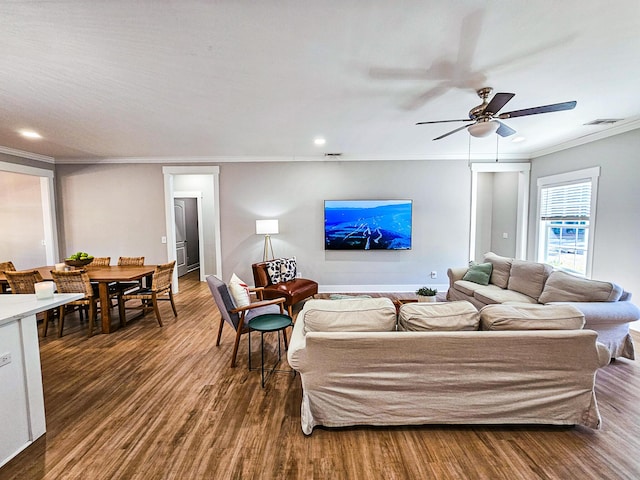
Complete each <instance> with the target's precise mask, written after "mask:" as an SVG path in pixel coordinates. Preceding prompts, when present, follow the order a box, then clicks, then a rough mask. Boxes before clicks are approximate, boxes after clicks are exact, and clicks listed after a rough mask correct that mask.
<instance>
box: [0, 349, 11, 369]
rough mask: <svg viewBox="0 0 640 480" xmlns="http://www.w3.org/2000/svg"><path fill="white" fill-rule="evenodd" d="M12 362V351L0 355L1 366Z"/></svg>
mask: <svg viewBox="0 0 640 480" xmlns="http://www.w3.org/2000/svg"><path fill="white" fill-rule="evenodd" d="M10 363H11V352H7V353H3V354H2V355H0V367H2V366H4V365H8V364H10Z"/></svg>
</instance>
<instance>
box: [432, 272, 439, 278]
mask: <svg viewBox="0 0 640 480" xmlns="http://www.w3.org/2000/svg"><path fill="white" fill-rule="evenodd" d="M431 278H438V272H436V271H435V270H434V271H433V272H431Z"/></svg>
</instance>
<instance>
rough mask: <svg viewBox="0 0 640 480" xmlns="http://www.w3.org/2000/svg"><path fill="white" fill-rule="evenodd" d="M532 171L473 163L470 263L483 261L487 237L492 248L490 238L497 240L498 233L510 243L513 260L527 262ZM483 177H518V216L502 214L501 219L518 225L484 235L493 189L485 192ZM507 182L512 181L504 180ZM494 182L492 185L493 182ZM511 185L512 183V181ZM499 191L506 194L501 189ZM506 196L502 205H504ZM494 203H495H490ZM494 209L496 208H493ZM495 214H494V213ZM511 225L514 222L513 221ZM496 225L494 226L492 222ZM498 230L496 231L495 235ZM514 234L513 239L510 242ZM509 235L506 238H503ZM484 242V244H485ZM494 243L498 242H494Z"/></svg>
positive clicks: (519, 165) (518, 166)
mask: <svg viewBox="0 0 640 480" xmlns="http://www.w3.org/2000/svg"><path fill="white" fill-rule="evenodd" d="M530 170H531V164H530V163H472V164H471V225H470V228H469V232H470V234H469V260H476V258H479V259H480V258H481V257H480V254H482V253H486V250H485V251H483V249H486V244H487V237H486V236H487V235H488V236H489V239H488V242H489V244H491V242H492V240H491V238H490V237H491V236H495V233H496V232H497V233H498V234H499V235H500V238H501V239H503V240H510V243H511V246H510V247H509V248H510V251H513V253H514V255H513V257H514V258H517V259H521V260H525V259H526V254H527V221H528V220H527V219H528V208H529V175H530ZM484 173H496V174H497V173H514V174H517V178H515V182H516V183H517V185H515V187H514V193H513V197H515V212H514V213H513V215H512V214H508V215H505V214H501V215H500V217H503V218H504V217H505V216H506V217H511V218H515V225H510V226H507V225H504V224H503V225H498V226H496V228H495V229H494V228H491V229H490V230H489V231H488V232H485V230H486V228H485V227H486V226H487V215H486V210H485V209H486V205H487V202H486V199H487V198H488V197H487V196H488V195H490V196H491V197H492V198H494V197H495V196H494V195H493V191H492V190H493V188H494V185H492V186H491V188H489V189H487V188H485V186H486V185H485V181H484V180H486V178H485V177H483V174H484ZM504 178H509V176H508V175H507V176H505V177H504ZM512 178H513V177H512ZM494 180H495V179H494V178H492V180H491V182H492V183H493V182H494ZM508 181H511V179H509V180H508ZM498 188H500V189H502V190H504V189H503V188H502V187H501V186H498ZM504 201H505V199H504V196H503V197H502V198H501V199H500V200H499V202H504ZM506 201H507V202H508V203H512V204H513V199H511V200H506ZM489 203H492V202H489ZM492 209H493V206H492ZM492 211H495V209H493V210H492ZM510 222H511V223H513V222H514V220H510ZM492 223H493V222H492ZM493 230H495V231H493ZM511 232H513V236H514V238H513V239H510V238H509V235H511ZM505 233H507V237H506V238H505V237H504V234H505ZM483 242H484V243H483ZM493 242H494V243H496V242H495V240H494V241H493Z"/></svg>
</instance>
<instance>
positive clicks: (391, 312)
mask: <svg viewBox="0 0 640 480" xmlns="http://www.w3.org/2000/svg"><path fill="white" fill-rule="evenodd" d="M303 312H304V331H305V333H307V332H391V331H394V330H395V329H396V307H395V305H394V304H393V302H392V301H391V300H390V299H389V298H354V299H350V300H319V299H312V300H309V301H307V303H306V304H305V306H304V309H303Z"/></svg>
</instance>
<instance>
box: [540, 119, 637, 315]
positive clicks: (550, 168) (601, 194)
mask: <svg viewBox="0 0 640 480" xmlns="http://www.w3.org/2000/svg"><path fill="white" fill-rule="evenodd" d="M596 166H600V167H601V170H600V179H599V185H598V204H597V219H596V223H595V227H594V231H595V236H594V244H593V248H594V255H593V268H592V275H591V276H592V278H594V279H598V280H607V281H612V282H616V283H618V284H620V285H621V286H622V287H623V288H624V289H625V290H628V291H630V292H631V293H633V294H634V298H633V300H634V301H635V302H636V303H637V302H638V301H640V300H639V298H640V273H639V272H640V269H639V265H640V248H639V243H638V239H639V238H640V221H639V218H640V217H639V212H640V130H634V131H631V132H627V133H624V134H621V135H617V136H614V137H609V138H606V139H603V140H599V141H597V142H593V143H589V144H586V145H582V146H579V147H575V148H571V149H568V150H564V151H561V152H557V153H554V154H550V155H546V156H544V157H539V158H536V159H534V160H533V162H532V168H531V201H530V209H529V213H530V217H529V218H530V222H529V254H528V258H532V259H534V258H536V255H535V246H536V243H535V238H536V237H535V234H536V221H535V216H536V204H537V189H536V183H537V180H538V178H539V177H544V176H548V175H553V174H557V173H564V172H570V171H574V170H580V169H583V168H588V167H596Z"/></svg>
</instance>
